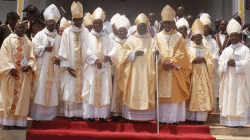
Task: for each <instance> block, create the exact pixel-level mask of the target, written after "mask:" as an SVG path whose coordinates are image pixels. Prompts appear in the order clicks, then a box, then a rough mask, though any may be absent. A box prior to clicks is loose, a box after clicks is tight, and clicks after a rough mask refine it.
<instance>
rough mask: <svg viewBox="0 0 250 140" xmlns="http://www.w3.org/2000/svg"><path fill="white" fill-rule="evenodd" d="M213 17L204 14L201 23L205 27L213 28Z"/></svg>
mask: <svg viewBox="0 0 250 140" xmlns="http://www.w3.org/2000/svg"><path fill="white" fill-rule="evenodd" d="M210 19H211V17H210V16H209V15H208V14H207V13H203V14H201V16H200V21H201V22H202V24H203V26H204V25H208V26H209V27H210V28H211V25H212V22H211V20H210Z"/></svg>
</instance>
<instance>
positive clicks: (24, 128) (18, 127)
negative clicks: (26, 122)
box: [15, 126, 27, 130]
mask: <svg viewBox="0 0 250 140" xmlns="http://www.w3.org/2000/svg"><path fill="white" fill-rule="evenodd" d="M15 129H17V130H26V129H27V127H20V126H15Z"/></svg>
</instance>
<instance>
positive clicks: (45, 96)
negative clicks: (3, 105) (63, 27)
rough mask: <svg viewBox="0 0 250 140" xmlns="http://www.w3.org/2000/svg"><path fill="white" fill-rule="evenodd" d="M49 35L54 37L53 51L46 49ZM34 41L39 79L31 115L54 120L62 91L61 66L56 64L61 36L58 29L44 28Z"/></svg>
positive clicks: (36, 84) (38, 118) (37, 118)
mask: <svg viewBox="0 0 250 140" xmlns="http://www.w3.org/2000/svg"><path fill="white" fill-rule="evenodd" d="M48 37H49V38H53V39H54V43H53V44H51V45H52V46H53V47H54V48H53V50H52V52H47V51H45V47H46V46H47V43H48V42H47V41H48V39H47V38H48ZM32 42H33V43H34V52H35V54H36V59H37V79H36V81H35V91H34V94H35V97H34V101H33V102H32V104H31V109H30V117H31V118H32V119H35V120H52V119H53V118H55V117H56V115H57V105H58V94H59V92H60V91H59V90H60V84H59V71H60V68H59V66H58V65H56V64H54V57H58V50H59V47H60V42H61V36H60V35H59V34H57V31H56V30H54V32H50V31H48V30H47V28H44V29H43V30H42V31H40V32H38V33H37V34H36V36H35V37H34V38H33V40H32Z"/></svg>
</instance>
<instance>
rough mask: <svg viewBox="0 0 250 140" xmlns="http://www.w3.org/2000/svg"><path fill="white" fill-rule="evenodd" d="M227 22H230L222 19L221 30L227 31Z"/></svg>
mask: <svg viewBox="0 0 250 140" xmlns="http://www.w3.org/2000/svg"><path fill="white" fill-rule="evenodd" d="M227 23H228V21H226V20H222V21H221V22H220V30H221V31H222V32H225V31H226V29H227Z"/></svg>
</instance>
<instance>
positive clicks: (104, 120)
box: [99, 118, 108, 123]
mask: <svg viewBox="0 0 250 140" xmlns="http://www.w3.org/2000/svg"><path fill="white" fill-rule="evenodd" d="M99 122H101V123H106V122H108V121H107V120H106V119H104V118H100V119H99Z"/></svg>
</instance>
